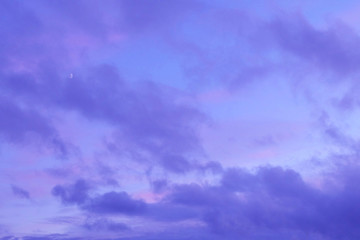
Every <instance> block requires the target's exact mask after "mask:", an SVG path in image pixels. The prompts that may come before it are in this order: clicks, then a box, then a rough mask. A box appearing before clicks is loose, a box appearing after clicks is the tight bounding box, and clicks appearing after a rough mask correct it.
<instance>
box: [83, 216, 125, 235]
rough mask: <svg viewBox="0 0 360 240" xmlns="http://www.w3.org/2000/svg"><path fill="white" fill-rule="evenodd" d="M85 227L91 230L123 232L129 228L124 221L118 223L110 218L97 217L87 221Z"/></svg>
mask: <svg viewBox="0 0 360 240" xmlns="http://www.w3.org/2000/svg"><path fill="white" fill-rule="evenodd" d="M83 227H84V228H85V229H87V230H89V231H109V232H122V231H126V230H129V227H128V226H127V225H126V224H124V223H117V222H113V221H110V220H108V219H97V220H95V221H87V222H86V223H85V224H84V225H83Z"/></svg>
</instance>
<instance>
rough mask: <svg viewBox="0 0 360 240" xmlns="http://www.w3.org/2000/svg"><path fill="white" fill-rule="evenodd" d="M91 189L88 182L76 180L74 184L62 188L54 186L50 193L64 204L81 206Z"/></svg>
mask: <svg viewBox="0 0 360 240" xmlns="http://www.w3.org/2000/svg"><path fill="white" fill-rule="evenodd" d="M90 189H91V187H90V185H89V183H88V182H86V181H85V180H83V179H79V180H77V181H76V182H75V183H74V184H71V185H67V186H62V185H56V186H55V187H54V188H53V189H52V191H51V193H52V195H54V196H56V197H59V198H60V199H61V202H62V203H64V204H82V203H84V202H85V201H87V199H88V197H89V196H88V191H89V190H90Z"/></svg>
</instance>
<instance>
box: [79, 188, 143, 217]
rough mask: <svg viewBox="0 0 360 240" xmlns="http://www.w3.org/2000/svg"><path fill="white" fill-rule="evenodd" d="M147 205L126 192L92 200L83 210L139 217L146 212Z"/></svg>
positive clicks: (105, 195) (108, 194) (112, 193)
mask: <svg viewBox="0 0 360 240" xmlns="http://www.w3.org/2000/svg"><path fill="white" fill-rule="evenodd" d="M146 206H147V205H146V203H145V202H143V201H141V200H135V199H132V198H131V197H130V196H129V195H128V194H127V193H126V192H107V193H105V194H103V195H100V196H97V197H94V198H92V199H90V200H89V201H88V202H87V203H86V204H85V205H83V206H82V207H83V209H85V210H87V211H88V212H93V213H98V214H125V215H139V214H143V213H144V212H145V210H146Z"/></svg>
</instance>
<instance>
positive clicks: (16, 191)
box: [11, 185, 30, 199]
mask: <svg viewBox="0 0 360 240" xmlns="http://www.w3.org/2000/svg"><path fill="white" fill-rule="evenodd" d="M11 190H12V192H13V194H14V195H15V196H17V197H19V198H25V199H30V193H29V192H28V191H26V190H24V189H22V188H20V187H18V186H15V185H11Z"/></svg>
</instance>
